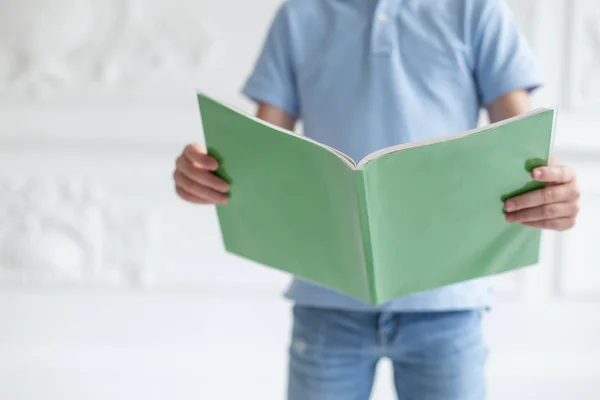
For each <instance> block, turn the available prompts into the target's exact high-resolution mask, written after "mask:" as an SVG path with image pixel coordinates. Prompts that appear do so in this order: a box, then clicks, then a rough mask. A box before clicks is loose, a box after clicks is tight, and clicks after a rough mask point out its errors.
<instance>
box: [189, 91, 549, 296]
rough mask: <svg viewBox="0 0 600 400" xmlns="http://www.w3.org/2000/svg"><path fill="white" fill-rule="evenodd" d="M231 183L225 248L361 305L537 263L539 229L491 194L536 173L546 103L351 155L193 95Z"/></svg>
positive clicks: (522, 188)
mask: <svg viewBox="0 0 600 400" xmlns="http://www.w3.org/2000/svg"><path fill="white" fill-rule="evenodd" d="M198 102H199V106H200V113H201V118H202V124H203V129H204V136H205V140H206V144H207V148H208V152H209V153H210V154H211V155H213V156H215V157H216V158H217V159H218V160H219V161H220V162H221V166H220V168H219V170H218V171H217V174H219V175H220V176H222V177H223V178H225V179H227V180H228V181H229V182H230V184H231V189H230V193H229V195H230V201H229V203H228V204H227V205H223V206H217V215H218V219H219V223H220V227H221V232H222V237H223V241H224V246H225V249H226V250H227V251H228V252H230V253H233V254H236V255H237V256H240V257H243V258H246V259H249V260H252V261H254V262H257V263H259V264H262V265H264V266H267V267H271V268H275V269H278V270H281V271H285V272H288V273H290V274H292V275H294V276H297V277H299V278H302V279H305V280H308V281H312V282H315V283H318V284H320V285H324V286H326V287H329V288H332V289H334V290H337V291H339V292H342V293H345V294H348V295H350V296H353V297H355V298H357V299H359V300H361V301H364V302H366V303H368V304H371V305H378V304H381V303H384V302H386V301H388V300H391V299H393V298H396V297H399V296H403V295H407V294H411V293H415V292H419V291H423V290H428V289H433V288H436V287H441V286H445V285H448V284H452V283H457V282H460V281H465V280H469V279H474V278H479V277H484V276H490V275H496V274H500V273H504V272H507V271H510V270H514V269H517V268H521V267H526V266H530V265H533V264H535V263H537V261H538V257H539V247H540V240H541V232H540V231H539V230H537V229H533V228H528V227H524V226H522V225H518V224H509V223H507V222H506V221H505V219H504V213H503V200H505V199H506V198H508V197H512V196H514V195H516V194H519V193H524V192H526V191H529V190H533V189H536V188H539V187H541V186H542V184H541V183H537V182H533V181H532V180H531V177H530V175H529V173H530V171H531V170H532V169H533V168H535V167H537V166H541V165H546V163H547V159H548V157H549V153H550V147H551V143H552V135H553V129H554V120H555V113H556V112H555V110H553V109H539V110H535V111H532V112H530V113H528V114H524V115H522V116H519V117H515V118H511V119H509V120H505V121H502V122H500V123H496V124H491V125H488V126H485V127H483V128H480V129H477V130H473V131H469V132H462V133H457V134H456V135H451V136H446V137H442V138H439V139H434V140H428V141H424V142H415V143H409V144H404V145H399V146H393V147H389V148H386V149H381V150H380V151H377V152H375V153H373V154H371V155H369V156H367V157H365V158H364V159H363V160H356V161H353V160H351V159H350V157H348V156H346V155H344V154H342V153H340V152H339V151H337V150H335V149H332V148H330V147H328V146H325V145H322V144H320V143H317V142H315V141H313V140H311V139H309V138H306V137H303V136H300V135H296V134H294V133H293V132H289V131H286V130H284V129H281V128H278V127H276V126H273V125H270V124H268V123H265V122H263V121H260V120H258V119H257V118H255V117H253V116H251V115H248V114H245V113H243V112H240V111H238V110H236V109H234V108H232V107H229V106H227V105H225V104H223V103H221V102H219V101H217V100H215V99H213V98H210V97H208V96H205V95H202V94H199V95H198Z"/></svg>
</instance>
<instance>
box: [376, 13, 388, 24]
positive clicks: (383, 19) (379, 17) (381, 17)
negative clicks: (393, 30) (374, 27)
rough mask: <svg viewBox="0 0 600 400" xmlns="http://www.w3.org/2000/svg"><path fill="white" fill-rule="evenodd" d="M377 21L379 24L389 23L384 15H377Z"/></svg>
mask: <svg viewBox="0 0 600 400" xmlns="http://www.w3.org/2000/svg"><path fill="white" fill-rule="evenodd" d="M377 19H378V20H379V22H381V23H382V24H387V23H388V22H390V19H389V17H388V16H387V15H385V14H379V15H378V16H377Z"/></svg>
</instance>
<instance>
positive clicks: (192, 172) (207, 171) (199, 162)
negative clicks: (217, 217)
mask: <svg viewBox="0 0 600 400" xmlns="http://www.w3.org/2000/svg"><path fill="white" fill-rule="evenodd" d="M217 168H219V163H218V162H217V160H215V159H214V158H213V157H211V156H209V155H208V154H206V149H205V148H204V147H203V146H201V145H199V144H190V145H188V146H186V147H185V149H184V150H183V152H182V153H181V155H180V156H179V157H178V158H177V162H176V169H175V172H174V173H173V179H174V180H175V191H176V192H177V194H178V195H179V197H181V198H182V199H183V200H186V201H189V202H190V203H196V204H225V203H227V200H228V198H227V195H226V194H225V193H227V191H228V190H229V183H227V182H226V181H224V180H223V179H221V178H219V177H218V176H216V175H215V174H214V173H213V171H216V170H217Z"/></svg>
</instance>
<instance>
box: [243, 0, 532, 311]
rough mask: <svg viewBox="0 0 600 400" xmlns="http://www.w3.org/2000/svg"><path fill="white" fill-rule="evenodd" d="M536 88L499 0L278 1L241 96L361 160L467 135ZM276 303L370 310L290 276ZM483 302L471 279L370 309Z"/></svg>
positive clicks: (485, 292) (483, 292)
mask: <svg viewBox="0 0 600 400" xmlns="http://www.w3.org/2000/svg"><path fill="white" fill-rule="evenodd" d="M540 83H541V82H540V73H539V72H538V68H537V65H536V61H535V60H534V57H533V55H532V52H531V50H530V48H529V47H528V45H527V43H526V41H525V40H524V38H523V36H522V34H521V32H520V31H519V29H518V27H517V25H516V23H515V20H514V18H513V15H512V14H511V12H510V10H509V9H508V7H507V5H506V4H505V2H504V1H503V0H379V1H377V0H289V1H287V2H286V3H284V4H283V5H282V6H281V7H280V9H279V11H278V12H277V14H276V16H275V18H274V20H273V23H272V26H271V28H270V30H269V32H268V35H267V37H266V40H265V43H264V46H263V48H262V51H261V53H260V56H259V58H258V61H257V63H256V67H255V69H254V71H253V73H252V74H251V75H250V77H249V79H248V81H247V83H246V85H245V87H244V93H245V94H246V95H247V96H249V97H250V98H251V99H253V100H254V101H256V102H264V103H268V104H270V105H272V106H275V107H278V108H280V109H282V110H284V111H286V112H288V113H289V114H292V115H294V116H295V117H296V118H298V120H301V121H302V125H303V130H304V134H305V135H306V136H308V137H311V138H313V139H315V140H317V141H319V142H321V143H324V144H326V145H329V146H332V147H334V148H336V149H338V150H340V151H342V152H344V153H346V154H347V155H349V156H350V157H352V158H353V159H354V160H356V161H360V159H361V158H363V157H364V156H366V155H367V154H369V153H371V152H373V151H375V150H378V149H381V148H383V147H387V146H391V145H396V144H400V143H405V142H411V141H416V140H423V139H429V138H434V137H439V136H444V135H449V134H454V133H457V132H462V131H465V130H468V129H472V128H475V127H476V126H477V124H478V118H479V113H480V111H481V109H482V108H483V107H485V106H486V105H488V104H490V102H492V101H493V100H494V99H495V98H496V97H498V96H500V95H502V94H505V93H507V92H510V91H513V90H518V89H526V90H529V91H531V90H533V89H535V88H536V87H538V86H539V85H540ZM407 173H410V171H407ZM410 195H411V194H410V193H407V196H410ZM398 207H402V204H398ZM399 263H401V260H399ZM287 296H288V297H289V298H290V299H292V300H293V301H294V302H296V303H297V304H301V305H308V306H317V307H330V308H342V309H352V310H369V309H372V308H371V307H370V306H368V305H366V304H364V303H362V302H360V301H358V300H355V299H352V298H350V297H348V296H345V295H342V294H340V293H337V292H334V291H332V290H330V289H327V288H324V287H321V286H318V285H315V284H312V283H309V282H306V281H303V280H299V279H295V280H294V281H293V282H292V284H291V287H290V288H289V290H288V291H287ZM489 300H490V297H489V286H488V281H487V279H479V280H473V281H468V282H464V283H459V284H454V285H450V286H447V287H443V288H439V289H435V290H430V291H426V292H422V293H417V294H414V295H409V296H405V297H401V298H398V299H396V300H393V301H391V302H389V303H387V304H384V305H383V306H381V307H380V309H383V310H388V311H414V310H419V311H424V310H453V309H466V308H480V307H487V306H489Z"/></svg>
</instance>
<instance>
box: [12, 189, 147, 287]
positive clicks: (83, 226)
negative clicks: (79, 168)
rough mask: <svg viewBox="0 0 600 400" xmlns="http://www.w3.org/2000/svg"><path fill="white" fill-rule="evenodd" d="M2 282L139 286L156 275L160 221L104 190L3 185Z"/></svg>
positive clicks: (15, 283) (16, 283) (14, 283)
mask: <svg viewBox="0 0 600 400" xmlns="http://www.w3.org/2000/svg"><path fill="white" fill-rule="evenodd" d="M0 221H2V223H1V224H0V283H1V284H7V285H10V286H15V285H17V286H19V285H29V284H31V285H37V284H41V285H47V284H70V283H77V284H82V283H83V284H86V283H89V284H92V285H96V284H99V285H117V286H121V285H127V286H132V285H133V286H135V285H140V284H143V283H144V282H146V280H147V279H148V277H149V276H150V274H151V273H152V270H153V262H155V257H153V256H152V248H153V247H152V239H153V237H154V235H153V230H152V228H153V226H154V225H153V220H152V218H151V216H150V215H148V214H146V213H144V212H142V211H140V210H137V209H135V208H132V207H126V206H123V205H121V204H119V202H118V201H117V199H116V198H115V196H111V195H109V194H108V193H107V192H106V191H105V190H102V189H101V188H100V187H97V186H93V185H89V184H86V183H83V182H75V181H72V182H56V181H52V180H49V181H44V180H31V181H21V182H18V181H16V180H15V181H2V182H0Z"/></svg>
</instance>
